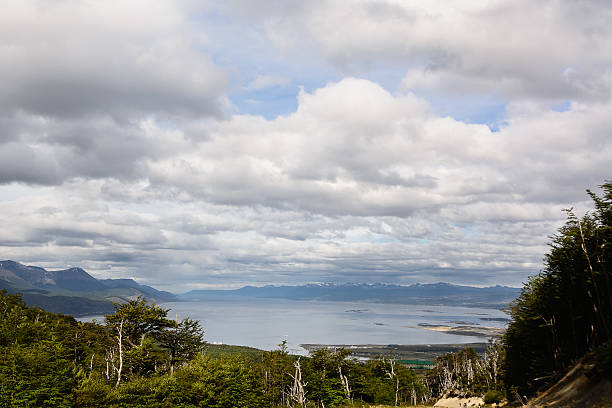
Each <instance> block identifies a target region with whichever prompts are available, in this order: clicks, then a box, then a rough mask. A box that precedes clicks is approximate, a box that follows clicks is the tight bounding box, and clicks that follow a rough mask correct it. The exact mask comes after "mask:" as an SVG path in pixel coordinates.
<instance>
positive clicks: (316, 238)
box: [0, 0, 612, 292]
mask: <svg viewBox="0 0 612 408" xmlns="http://www.w3.org/2000/svg"><path fill="white" fill-rule="evenodd" d="M610 21H612V2H610V1H607V0H581V1H569V0H565V1H564V0H543V1H538V2H534V1H527V0H461V1H446V0H445V1H442V0H423V1H417V0H403V1H400V0H377V1H375V0H334V1H332V0H311V1H303V0H300V1H294V0H282V1H281V0H265V1H263V0H248V1H247V0H228V1H195V0H158V1H155V2H151V1H148V0H120V1H119V0H107V1H93V0H78V1H77V0H8V1H3V2H2V5H0V83H1V84H2V90H1V92H0V222H1V223H2V228H0V259H12V260H16V261H19V262H22V263H26V264H32V265H39V266H43V267H46V268H49V269H60V268H65V267H72V266H78V267H82V268H84V269H86V270H87V271H88V272H90V273H91V274H92V275H93V276H95V277H97V278H124V277H128V278H134V279H136V280H137V281H139V282H141V283H145V284H150V285H153V286H155V287H157V288H162V289H167V290H172V291H177V292H181V291H187V290H190V289H203V288H236V287H240V286H243V285H246V284H252V285H263V284H304V283H309V282H339V283H342V282H370V283H371V282H386V283H396V284H412V283H416V282H420V283H428V282H438V281H445V282H452V283H457V284H469V285H479V286H483V285H495V284H501V285H511V286H520V285H521V284H522V283H523V282H525V281H526V280H527V278H528V276H530V275H534V274H537V273H538V272H539V271H540V270H541V269H542V268H543V258H544V255H545V253H546V252H547V250H548V246H547V243H548V242H549V241H550V236H551V235H553V234H554V233H555V231H556V229H557V228H558V227H559V226H561V225H562V224H563V222H564V219H565V214H564V213H563V211H562V210H563V209H564V208H568V207H574V208H575V209H576V211H577V212H578V214H583V213H584V212H585V211H588V210H589V209H590V204H589V202H588V200H587V198H588V197H587V195H586V193H585V190H586V189H587V188H588V189H593V190H594V191H597V188H598V186H599V185H601V184H602V183H603V182H604V181H605V180H609V179H611V178H612V133H611V131H610V129H612V99H611V92H612V24H610Z"/></svg>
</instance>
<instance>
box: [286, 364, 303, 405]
mask: <svg viewBox="0 0 612 408" xmlns="http://www.w3.org/2000/svg"><path fill="white" fill-rule="evenodd" d="M293 366H294V367H295V375H291V374H289V376H290V377H291V378H293V384H292V385H291V393H290V396H291V399H292V400H293V401H295V402H296V403H297V404H299V406H301V407H305V406H306V391H305V390H304V387H306V383H304V382H302V367H301V366H300V359H299V358H298V359H297V361H296V362H295V363H293Z"/></svg>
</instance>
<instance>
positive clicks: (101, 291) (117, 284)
mask: <svg viewBox="0 0 612 408" xmlns="http://www.w3.org/2000/svg"><path fill="white" fill-rule="evenodd" d="M0 289H6V290H7V291H8V292H9V293H21V294H22V297H23V299H24V301H26V302H27V303H28V304H30V305H35V306H39V307H42V308H44V309H46V310H49V311H51V312H55V313H64V314H71V315H76V316H79V315H86V314H102V313H110V312H112V311H113V310H114V307H113V302H120V303H125V302H127V301H128V300H130V299H135V298H138V297H143V298H145V299H147V301H151V302H167V301H172V300H176V297H175V295H174V294H172V293H170V292H165V291H160V290H157V289H155V288H152V287H150V286H147V285H141V284H139V283H137V282H136V281H134V280H133V279H96V278H94V277H93V276H91V275H90V274H89V273H87V272H86V271H85V270H83V269H81V268H68V269H62V270H56V271H49V270H46V269H44V268H41V267H39V266H30V265H23V264H21V263H19V262H15V261H11V260H6V261H0Z"/></svg>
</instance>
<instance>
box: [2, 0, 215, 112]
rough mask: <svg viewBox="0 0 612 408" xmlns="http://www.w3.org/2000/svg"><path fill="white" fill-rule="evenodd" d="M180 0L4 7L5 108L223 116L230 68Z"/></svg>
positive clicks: (23, 3)
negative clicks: (210, 52) (205, 45)
mask: <svg viewBox="0 0 612 408" xmlns="http://www.w3.org/2000/svg"><path fill="white" fill-rule="evenodd" d="M181 4H182V2H172V1H161V2H156V4H155V5H151V4H150V3H148V2H144V1H138V0H135V1H128V2H115V1H110V2H103V3H95V2H94V3H92V2H86V3H83V2H77V1H61V2H37V1H14V2H9V4H7V5H5V7H4V10H3V13H2V15H1V16H0V26H2V29H1V30H0V45H1V46H0V80H1V81H2V83H3V92H2V94H1V95H0V109H2V110H3V111H4V112H9V113H10V112H18V111H24V112H28V113H31V114H37V115H42V116H53V117H75V116H76V117H81V116H83V115H93V114H104V115H107V114H110V115H113V116H115V117H118V118H122V119H124V120H125V119H129V118H131V117H133V115H136V116H139V115H140V116H146V115H149V114H152V113H155V114H157V115H162V116H168V117H173V116H176V115H179V116H181V115H221V114H223V112H224V110H226V109H227V101H226V98H225V96H224V88H225V83H226V78H225V74H224V73H223V71H222V70H221V69H219V68H218V67H217V66H216V65H215V64H214V63H213V62H211V60H210V58H209V57H208V56H207V55H206V54H205V53H203V52H200V51H198V50H197V47H198V43H197V38H196V36H195V34H193V33H191V32H190V30H189V28H188V27H189V24H190V22H189V20H188V16H187V15H186V14H185V11H186V10H185V9H184V8H182V7H180V6H181Z"/></svg>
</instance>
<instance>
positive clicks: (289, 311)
mask: <svg viewBox="0 0 612 408" xmlns="http://www.w3.org/2000/svg"><path fill="white" fill-rule="evenodd" d="M162 306H163V307H165V308H169V309H171V310H170V312H168V317H171V318H175V317H176V316H178V318H179V319H182V318H184V317H190V318H192V319H197V320H199V321H200V323H201V325H202V326H203V327H204V329H205V331H206V333H205V339H206V341H208V342H221V343H224V344H236V345H245V346H251V347H257V348H260V349H265V350H271V349H274V348H276V347H277V345H278V344H279V343H280V342H281V341H282V340H287V342H288V344H289V348H290V350H291V351H293V352H300V353H303V352H304V350H303V349H302V348H301V347H300V346H299V345H300V344H303V343H315V344H436V343H438V344H440V343H470V342H478V341H486V338H484V337H474V336H457V335H452V334H445V333H440V332H435V331H431V330H425V329H422V328H418V327H416V326H417V325H418V324H419V323H429V324H440V325H451V326H452V325H457V324H478V325H481V326H489V327H504V325H505V323H504V322H498V321H487V320H483V318H503V317H507V315H506V314H505V313H504V312H502V311H500V310H496V309H479V308H466V307H448V306H424V305H417V306H415V305H397V304H382V303H366V302H322V301H296V300H284V299H244V298H238V299H231V300H230V299H227V298H223V299H211V300H206V301H197V302H172V303H164V304H163V305H162Z"/></svg>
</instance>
